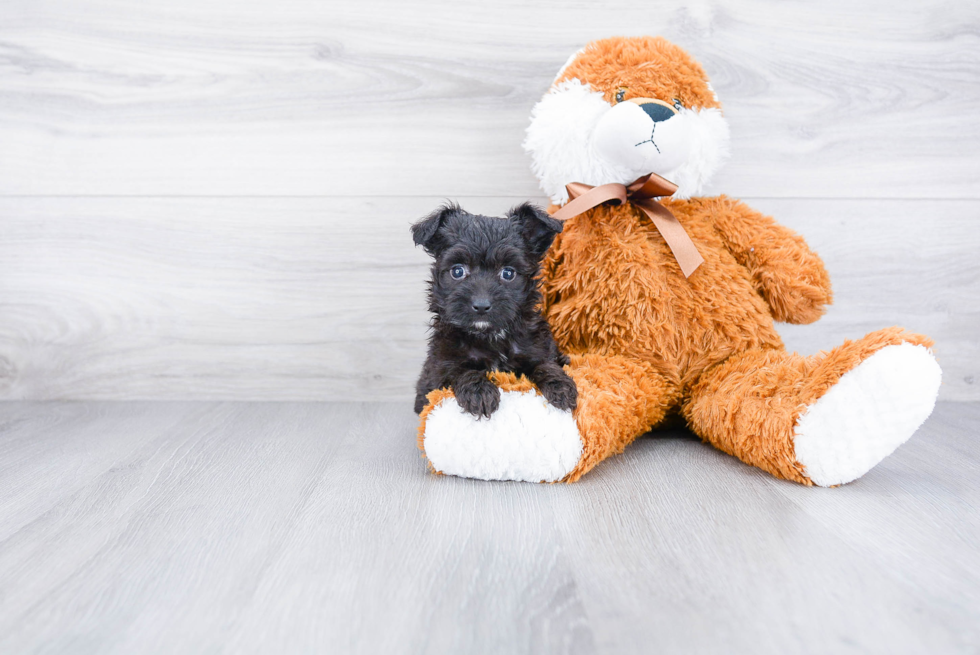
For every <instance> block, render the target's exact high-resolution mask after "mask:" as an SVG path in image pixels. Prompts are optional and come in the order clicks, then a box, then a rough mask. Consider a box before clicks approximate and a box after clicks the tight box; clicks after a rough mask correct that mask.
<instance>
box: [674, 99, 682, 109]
mask: <svg viewBox="0 0 980 655" xmlns="http://www.w3.org/2000/svg"><path fill="white" fill-rule="evenodd" d="M674 109H676V110H677V111H680V110H681V109H684V103H683V102H681V101H680V100H678V99H677V98H674Z"/></svg>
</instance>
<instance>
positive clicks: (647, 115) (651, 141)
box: [592, 98, 692, 179]
mask: <svg viewBox="0 0 980 655" xmlns="http://www.w3.org/2000/svg"><path fill="white" fill-rule="evenodd" d="M691 137H692V134H691V125H690V123H689V120H688V117H687V116H686V115H685V113H684V112H678V111H677V110H676V109H674V108H673V107H671V106H670V105H668V104H667V103H666V102H663V101H662V100H657V99H655V98H631V99H630V100H627V101H624V102H621V103H619V104H616V105H614V106H613V107H611V108H610V109H609V111H607V112H606V113H605V114H603V116H602V117H601V118H600V119H599V121H598V122H597V123H596V127H595V131H594V132H593V135H592V148H593V151H594V152H595V154H596V155H598V156H599V157H601V158H602V159H604V160H606V161H607V162H608V163H610V164H613V165H614V166H616V167H617V168H621V169H625V170H626V171H628V172H629V173H630V174H631V175H633V177H636V176H639V175H645V174H646V173H650V172H653V173H657V174H658V175H663V176H665V177H668V178H669V173H670V172H671V171H673V170H675V169H677V168H678V167H679V166H681V165H682V164H684V162H686V161H687V159H688V156H689V155H690V150H691ZM634 174H635V175H634ZM631 179H632V178H631Z"/></svg>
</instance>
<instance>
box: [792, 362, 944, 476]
mask: <svg viewBox="0 0 980 655" xmlns="http://www.w3.org/2000/svg"><path fill="white" fill-rule="evenodd" d="M941 378H942V371H941V370H940V368H939V364H938V363H936V358H935V357H933V355H932V353H931V352H930V351H929V349H927V348H925V347H924V346H919V345H914V344H911V343H902V344H898V345H892V346H887V347H885V348H882V349H881V350H879V351H878V352H876V353H874V354H873V355H871V356H870V357H868V358H867V359H865V360H864V361H863V362H861V363H860V364H859V365H858V366H857V367H855V368H854V369H852V370H850V371H848V372H847V373H845V374H844V375H842V376H841V378H840V380H839V381H838V382H837V384H835V385H834V386H833V387H831V388H830V389H829V390H828V391H827V392H826V393H825V394H824V395H823V396H821V397H820V398H819V399H818V400H817V401H816V402H814V403H813V404H812V405H810V406H809V407H808V408H807V409H806V410H805V411H804V412H803V414H801V415H800V418H799V419H798V420H797V422H796V429H795V435H794V442H793V443H794V448H795V454H796V461H798V462H799V463H800V464H802V465H803V466H804V468H805V469H806V474H807V476H808V477H809V478H810V480H812V481H813V483H814V484H816V485H819V486H821V487H830V486H834V485H838V484H844V483H846V482H850V481H852V480H855V479H857V478H859V477H860V476H862V475H864V474H865V473H867V472H868V471H869V470H871V468H872V467H874V466H875V465H876V464H878V462H880V461H881V460H883V459H884V458H885V457H887V456H888V455H890V454H891V453H892V452H894V450H895V449H896V448H898V447H899V446H900V445H902V444H903V443H905V442H906V441H907V440H908V438H909V437H911V436H912V434H913V433H914V432H915V431H916V429H918V427H919V426H920V425H922V423H923V421H925V420H926V418H928V417H929V414H930V413H932V409H933V407H934V406H935V404H936V396H937V395H938V393H939V384H940V381H941Z"/></svg>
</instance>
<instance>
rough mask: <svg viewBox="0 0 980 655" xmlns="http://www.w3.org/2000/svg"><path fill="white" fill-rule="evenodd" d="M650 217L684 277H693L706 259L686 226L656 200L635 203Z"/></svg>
mask: <svg viewBox="0 0 980 655" xmlns="http://www.w3.org/2000/svg"><path fill="white" fill-rule="evenodd" d="M635 204H636V205H638V206H639V207H640V209H642V210H643V211H644V213H646V215H647V216H649V217H650V220H651V221H653V224H654V225H656V226H657V229H658V230H660V234H661V235H662V236H663V238H664V241H666V242H667V246H668V247H670V251H671V252H672V253H674V258H675V259H676V260H677V263H678V264H680V267H681V272H682V273H684V277H691V274H692V273H693V272H694V271H696V270H697V268H698V266H700V265H701V264H703V263H704V257H702V256H701V253H699V252H698V249H697V246H695V245H694V242H693V241H691V237H690V236H688V234H687V231H685V230H684V226H683V225H681V224H680V221H678V220H677V218H676V217H675V216H674V215H673V214H671V213H670V210H669V209H667V208H666V207H664V206H663V205H661V204H660V203H659V202H656V201H654V200H649V201H644V202H638V203H635Z"/></svg>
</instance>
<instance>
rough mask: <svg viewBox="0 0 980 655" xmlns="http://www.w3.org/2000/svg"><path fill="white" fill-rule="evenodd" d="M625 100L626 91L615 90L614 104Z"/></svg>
mask: <svg viewBox="0 0 980 655" xmlns="http://www.w3.org/2000/svg"><path fill="white" fill-rule="evenodd" d="M625 99H626V89H625V88H619V89H617V90H616V102H622V101H623V100H625Z"/></svg>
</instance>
